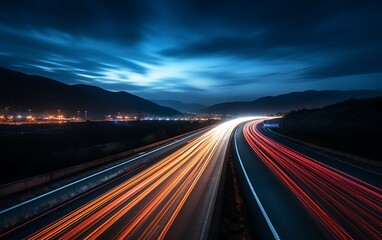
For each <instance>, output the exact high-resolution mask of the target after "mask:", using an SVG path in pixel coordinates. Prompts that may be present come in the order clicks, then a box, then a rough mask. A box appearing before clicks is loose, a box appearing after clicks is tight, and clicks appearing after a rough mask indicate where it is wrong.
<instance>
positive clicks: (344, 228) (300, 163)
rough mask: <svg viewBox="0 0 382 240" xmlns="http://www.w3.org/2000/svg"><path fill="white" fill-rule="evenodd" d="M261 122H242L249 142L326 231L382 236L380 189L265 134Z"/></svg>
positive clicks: (358, 236)
mask: <svg viewBox="0 0 382 240" xmlns="http://www.w3.org/2000/svg"><path fill="white" fill-rule="evenodd" d="M260 123H261V121H259V120H255V121H252V122H250V123H248V124H246V125H245V126H244V128H243V133H244V136H245V138H246V140H247V142H248V144H249V145H250V146H251V148H252V149H253V150H254V152H255V153H256V154H257V155H258V156H259V158H260V159H261V160H262V161H263V162H264V164H265V165H266V166H267V167H268V168H269V169H270V170H271V171H272V173H273V174H274V175H275V176H276V177H277V178H278V179H280V181H281V182H282V183H283V184H284V185H285V186H286V187H287V188H288V189H290V191H292V192H293V193H294V195H295V196H296V197H297V198H298V199H299V201H300V202H301V203H302V204H303V206H304V207H305V208H306V209H307V210H308V211H309V213H310V214H311V215H312V216H313V217H314V219H315V220H316V222H318V224H319V225H320V226H321V227H322V228H323V229H324V230H325V232H327V233H329V234H330V236H331V237H334V238H335V239H382V231H381V230H382V189H380V188H378V187H376V186H373V185H371V184H369V183H367V182H364V181H362V180H360V179H358V178H355V177H353V176H351V175H349V174H347V173H344V172H342V171H339V170H337V169H335V168H333V167H331V166H328V165H326V164H324V163H322V162H319V161H317V160H315V159H312V158H310V157H308V156H305V155H303V154H301V153H299V152H297V151H295V150H293V149H291V148H288V147H287V146H285V145H282V144H280V143H278V142H276V141H274V140H272V139H270V138H268V137H266V136H265V135H264V134H262V133H261V132H260V130H259V124H260Z"/></svg>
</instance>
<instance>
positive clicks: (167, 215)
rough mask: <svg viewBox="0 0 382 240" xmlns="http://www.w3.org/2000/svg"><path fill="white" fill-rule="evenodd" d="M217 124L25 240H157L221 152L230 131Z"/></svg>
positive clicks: (225, 125)
mask: <svg viewBox="0 0 382 240" xmlns="http://www.w3.org/2000/svg"><path fill="white" fill-rule="evenodd" d="M246 120H249V119H248V118H245V119H237V120H232V121H229V122H226V123H223V124H221V125H219V126H217V127H215V128H213V129H211V130H209V131H208V132H206V133H204V134H202V135H201V136H199V137H197V138H196V139H194V140H192V141H190V142H189V143H187V144H186V145H185V146H184V147H182V148H181V149H179V150H177V151H175V152H174V153H172V154H170V155H169V156H167V157H166V158H164V159H162V160H161V161H159V162H157V163H155V164H153V165H152V166H150V167H148V168H146V169H144V170H142V171H141V172H140V173H138V174H136V175H135V176H133V177H131V178H130V179H128V180H126V181H125V182H123V183H122V184H120V185H118V186H117V187H115V188H113V189H111V190H109V191H107V192H105V193H104V194H102V195H100V196H98V197H97V198H95V199H93V200H91V201H89V202H88V203H86V204H84V205H82V206H80V207H79V208H77V209H75V210H74V211H72V212H70V213H68V214H67V215H65V216H63V217H62V218H60V219H58V220H57V221H55V222H52V223H51V224H49V225H48V226H46V227H44V228H43V229H40V230H39V231H38V232H35V233H33V234H32V235H30V236H29V237H28V239H79V238H81V239H95V238H114V239H126V238H134V239H163V238H165V237H166V234H167V232H168V230H169V229H170V227H171V225H172V224H173V222H174V221H176V217H177V215H178V213H179V212H180V210H181V209H182V207H183V206H184V204H185V203H186V201H187V200H188V198H189V196H190V195H191V194H192V193H193V190H194V188H195V185H196V184H197V183H198V182H199V180H200V179H201V177H202V176H203V174H205V172H206V169H207V168H214V166H215V165H216V163H217V162H218V161H223V160H224V159H219V158H218V156H219V153H220V152H221V151H224V152H225V151H226V147H227V145H228V142H229V137H230V135H231V133H232V131H233V130H234V128H235V127H236V126H237V125H238V124H240V123H241V122H243V121H246Z"/></svg>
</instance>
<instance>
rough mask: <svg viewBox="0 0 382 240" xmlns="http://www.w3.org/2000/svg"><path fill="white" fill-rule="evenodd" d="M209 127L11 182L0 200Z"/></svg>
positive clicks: (2, 187) (0, 188)
mask: <svg viewBox="0 0 382 240" xmlns="http://www.w3.org/2000/svg"><path fill="white" fill-rule="evenodd" d="M210 127H211V126H207V127H204V128H201V129H197V130H194V131H191V132H187V133H184V134H180V135H177V136H175V137H171V138H167V139H165V140H162V141H159V142H155V143H152V144H149V145H146V146H143V147H139V148H135V149H131V150H128V151H125V152H121V153H118V154H114V155H111V156H108V157H103V158H100V159H97V160H94V161H90V162H86V163H82V164H78V165H75V166H72V167H68V168H64V169H61V170H57V171H54V172H50V173H46V174H42V175H38V176H35V177H31V178H26V179H23V180H19V181H16V182H11V183H7V184H3V185H0V198H1V197H4V196H8V195H11V194H15V193H18V192H21V191H25V190H28V189H31V188H33V187H37V186H40V185H43V184H46V183H49V182H51V181H54V180H58V179H60V178H63V177H67V176H69V175H72V174H75V173H79V172H81V171H85V170H88V169H90V168H93V167H97V166H101V165H103V164H106V163H110V162H113V161H116V160H119V159H121V158H124V157H128V156H131V155H133V154H135V153H139V152H142V151H146V150H148V149H151V148H155V147H158V146H160V145H163V144H166V143H168V142H171V141H174V140H176V139H178V138H182V137H184V136H187V135H190V134H193V133H195V132H198V131H201V130H203V129H207V128H210Z"/></svg>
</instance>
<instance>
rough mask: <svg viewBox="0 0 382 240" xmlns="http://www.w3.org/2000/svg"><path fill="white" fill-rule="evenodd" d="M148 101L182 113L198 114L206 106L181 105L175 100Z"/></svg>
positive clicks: (194, 104) (195, 104)
mask: <svg viewBox="0 0 382 240" xmlns="http://www.w3.org/2000/svg"><path fill="white" fill-rule="evenodd" d="M150 101H152V102H155V103H156V104H159V105H161V106H165V107H169V108H172V109H175V110H177V111H179V112H183V113H197V112H200V111H201V110H202V109H203V108H205V107H206V106H203V105H201V104H197V103H183V102H180V101H176V100H154V99H150Z"/></svg>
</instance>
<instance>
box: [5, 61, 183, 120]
mask: <svg viewBox="0 0 382 240" xmlns="http://www.w3.org/2000/svg"><path fill="white" fill-rule="evenodd" d="M5 106H9V107H10V109H11V111H13V112H16V111H21V112H26V111H27V109H29V108H31V109H32V111H33V112H34V113H39V112H49V111H50V112H56V111H57V110H58V109H60V110H61V112H63V113H65V114H75V113H76V112H77V110H80V111H81V112H83V111H85V110H86V111H88V117H89V119H91V118H100V117H101V118H103V117H104V116H105V115H106V114H116V113H118V112H121V113H137V112H138V111H139V109H140V111H141V113H146V114H152V115H160V116H171V115H176V114H179V112H178V111H176V110H174V109H171V108H168V107H163V106H160V105H158V104H156V103H153V102H150V101H148V100H146V99H144V98H141V97H138V96H135V95H133V94H130V93H127V92H122V91H121V92H110V91H106V90H104V89H102V88H99V87H94V86H88V85H82V84H80V85H67V84H64V83H61V82H58V81H55V80H52V79H50V78H46V77H41V76H34V75H27V74H24V73H21V72H16V71H13V70H9V69H5V68H0V107H1V108H4V107H5Z"/></svg>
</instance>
